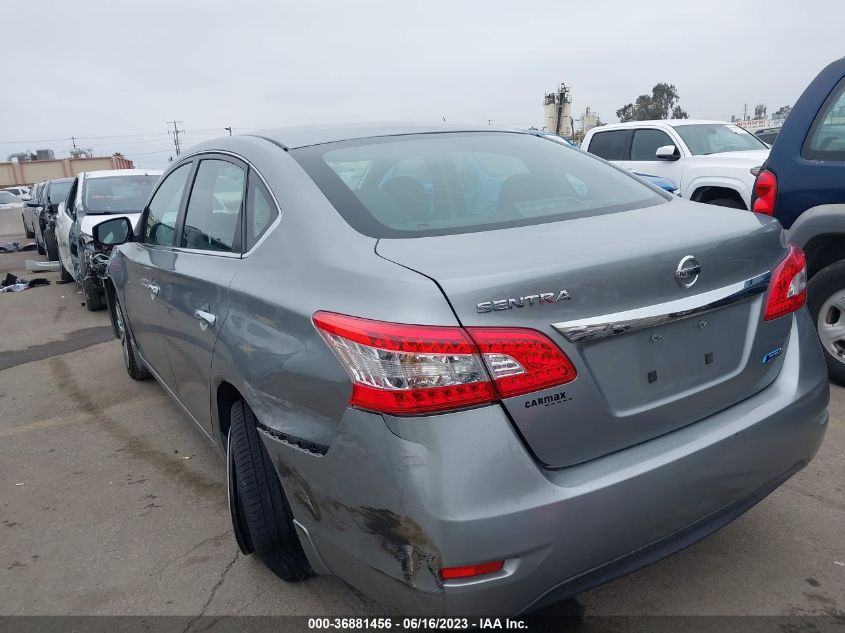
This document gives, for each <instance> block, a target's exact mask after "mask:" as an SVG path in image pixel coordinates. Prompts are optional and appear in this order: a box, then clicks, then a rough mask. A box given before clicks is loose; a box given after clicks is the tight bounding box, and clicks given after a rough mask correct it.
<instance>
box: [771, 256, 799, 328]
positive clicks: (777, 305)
mask: <svg viewBox="0 0 845 633" xmlns="http://www.w3.org/2000/svg"><path fill="white" fill-rule="evenodd" d="M806 302H807V262H806V260H805V259H804V251H802V250H801V249H800V248H798V247H797V246H793V245H791V244H790V246H789V255H787V256H786V259H784V260H783V261H782V262H781V263H780V264H778V267H777V268H776V269H775V272H774V274H773V275H772V283H771V285H770V286H769V296H768V299H766V312H765V314H764V317H763V318H764V319H765V320H766V321H771V320H772V319H776V318H778V317H780V316H783V315H784V314H789V313H790V312H795V311H796V310H797V309H798V308H800V307H801V306H803V305H804V304H805V303H806Z"/></svg>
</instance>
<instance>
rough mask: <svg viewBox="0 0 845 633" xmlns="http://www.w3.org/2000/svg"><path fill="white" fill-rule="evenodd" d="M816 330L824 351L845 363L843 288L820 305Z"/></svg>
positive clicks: (844, 305) (844, 298)
mask: <svg viewBox="0 0 845 633" xmlns="http://www.w3.org/2000/svg"><path fill="white" fill-rule="evenodd" d="M816 329H817V330H818V333H819V339H820V340H821V342H822V345H823V346H824V348H825V351H826V352H827V353H828V354H830V355H831V356H833V357H834V358H835V359H837V360H838V361H839V362H841V363H845V288H843V289H842V290H839V291H837V292H834V293H833V294H832V295H831V296H829V297H828V298H827V300H826V301H825V302H824V303H823V304H822V307H821V310H819V317H818V322H817V323H816Z"/></svg>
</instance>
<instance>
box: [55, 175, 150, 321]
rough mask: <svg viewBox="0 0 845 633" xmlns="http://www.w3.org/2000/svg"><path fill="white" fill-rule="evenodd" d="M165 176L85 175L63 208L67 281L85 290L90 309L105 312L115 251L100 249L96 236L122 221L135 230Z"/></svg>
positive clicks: (59, 220)
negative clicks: (106, 224) (105, 225)
mask: <svg viewBox="0 0 845 633" xmlns="http://www.w3.org/2000/svg"><path fill="white" fill-rule="evenodd" d="M159 176H161V171H160V170H156V169H118V170H109V171H89V172H82V173H81V174H79V175H78V176H77V177H76V178H75V179H74V181H73V184H72V185H71V187H70V190H69V191H68V195H67V199H66V200H65V202H64V203H63V204H61V205H59V211H58V213H57V217H56V237H57V239H58V243H59V260H60V263H61V275H62V279H63V280H64V281H71V280H75V281H76V282H77V283H79V285H80V286H82V292H83V294H84V297H85V305H86V307H87V308H88V309H89V310H91V311H92V312H93V311H96V310H102V309H103V308H104V307H105V302H104V300H103V282H102V277H103V275H105V271H106V265H107V264H108V259H109V251H110V249H108V248H104V247H101V246H97V245H96V244H95V243H94V241H93V239H92V237H91V232H92V230H93V228H94V226H96V225H97V224H99V223H100V222H103V221H105V220H109V219H112V218H114V217H116V216H124V217H127V218H129V220H130V221H131V222H132V226H133V227H134V226H135V225H136V224H137V223H138V219H139V218H140V217H141V212H142V211H143V210H144V205H145V204H146V202H147V198H148V197H149V195H150V192H151V191H152V190H153V187H154V186H155V184H156V183H157V182H158V179H159Z"/></svg>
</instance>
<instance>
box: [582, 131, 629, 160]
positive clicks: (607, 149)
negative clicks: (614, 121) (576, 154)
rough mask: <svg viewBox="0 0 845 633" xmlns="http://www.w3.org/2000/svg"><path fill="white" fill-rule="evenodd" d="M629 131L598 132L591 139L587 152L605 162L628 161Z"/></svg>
mask: <svg viewBox="0 0 845 633" xmlns="http://www.w3.org/2000/svg"><path fill="white" fill-rule="evenodd" d="M629 134H630V132H629V131H628V130H608V131H607V132H596V133H595V134H593V138H591V139H590V146H589V148H587V151H588V152H590V153H591V154H595V155H596V156H601V157H602V158H604V159H605V160H628V151H627V144H628V135H629Z"/></svg>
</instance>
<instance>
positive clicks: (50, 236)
mask: <svg viewBox="0 0 845 633" xmlns="http://www.w3.org/2000/svg"><path fill="white" fill-rule="evenodd" d="M42 235H43V236H44V249H45V250H46V251H47V261H50V262H57V261H59V243H58V242H57V241H56V230H55V229H53V228H46V229H44V231H43V232H42Z"/></svg>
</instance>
